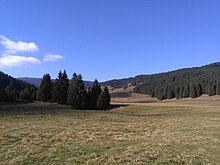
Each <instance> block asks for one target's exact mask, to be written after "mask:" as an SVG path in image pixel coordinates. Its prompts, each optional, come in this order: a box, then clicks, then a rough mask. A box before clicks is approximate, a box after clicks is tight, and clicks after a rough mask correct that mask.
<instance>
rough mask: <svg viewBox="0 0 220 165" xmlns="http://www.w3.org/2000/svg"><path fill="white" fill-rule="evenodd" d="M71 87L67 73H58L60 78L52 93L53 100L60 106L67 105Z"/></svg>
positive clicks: (56, 81)
mask: <svg viewBox="0 0 220 165" xmlns="http://www.w3.org/2000/svg"><path fill="white" fill-rule="evenodd" d="M68 87H69V79H68V76H67V74H66V71H65V70H64V72H63V73H62V72H61V71H60V72H59V73H58V77H57V79H56V80H55V83H54V86H53V92H52V100H53V101H55V102H58V103H60V104H66V103H67V94H68Z"/></svg>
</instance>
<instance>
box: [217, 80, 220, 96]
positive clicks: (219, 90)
mask: <svg viewBox="0 0 220 165" xmlns="http://www.w3.org/2000/svg"><path fill="white" fill-rule="evenodd" d="M216 94H217V95H220V80H218V81H217V86H216Z"/></svg>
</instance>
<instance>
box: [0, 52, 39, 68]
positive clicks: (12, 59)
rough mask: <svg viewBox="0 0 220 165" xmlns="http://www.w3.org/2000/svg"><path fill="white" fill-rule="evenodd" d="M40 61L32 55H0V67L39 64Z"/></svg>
mask: <svg viewBox="0 0 220 165" xmlns="http://www.w3.org/2000/svg"><path fill="white" fill-rule="evenodd" d="M40 63H41V61H40V60H38V59H37V58H34V57H25V56H17V55H6V56H2V57H0V68H11V67H18V66H24V65H28V64H40Z"/></svg>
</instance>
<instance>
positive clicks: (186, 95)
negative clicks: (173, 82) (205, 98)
mask: <svg viewBox="0 0 220 165" xmlns="http://www.w3.org/2000/svg"><path fill="white" fill-rule="evenodd" d="M187 97H189V86H188V85H185V86H184V89H183V98H187Z"/></svg>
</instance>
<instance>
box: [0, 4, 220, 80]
mask: <svg viewBox="0 0 220 165" xmlns="http://www.w3.org/2000/svg"><path fill="white" fill-rule="evenodd" d="M217 61H220V1H219V0H193V1H192V0H166V1H165V0H19V1H18V0H0V70H1V71H3V72H5V73H7V74H9V75H11V76H14V77H42V76H43V74H45V73H49V74H50V75H51V76H52V78H56V77H57V74H58V72H59V70H64V69H66V71H67V73H68V75H69V78H71V77H72V74H73V73H74V72H76V73H78V74H79V73H80V74H82V76H83V79H84V80H94V79H95V78H97V79H98V80H99V81H106V80H111V79H118V78H126V77H132V76H136V75H139V74H153V73H160V72H167V71H172V70H176V69H180V68H186V67H194V66H202V65H206V64H209V63H213V62H217Z"/></svg>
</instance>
